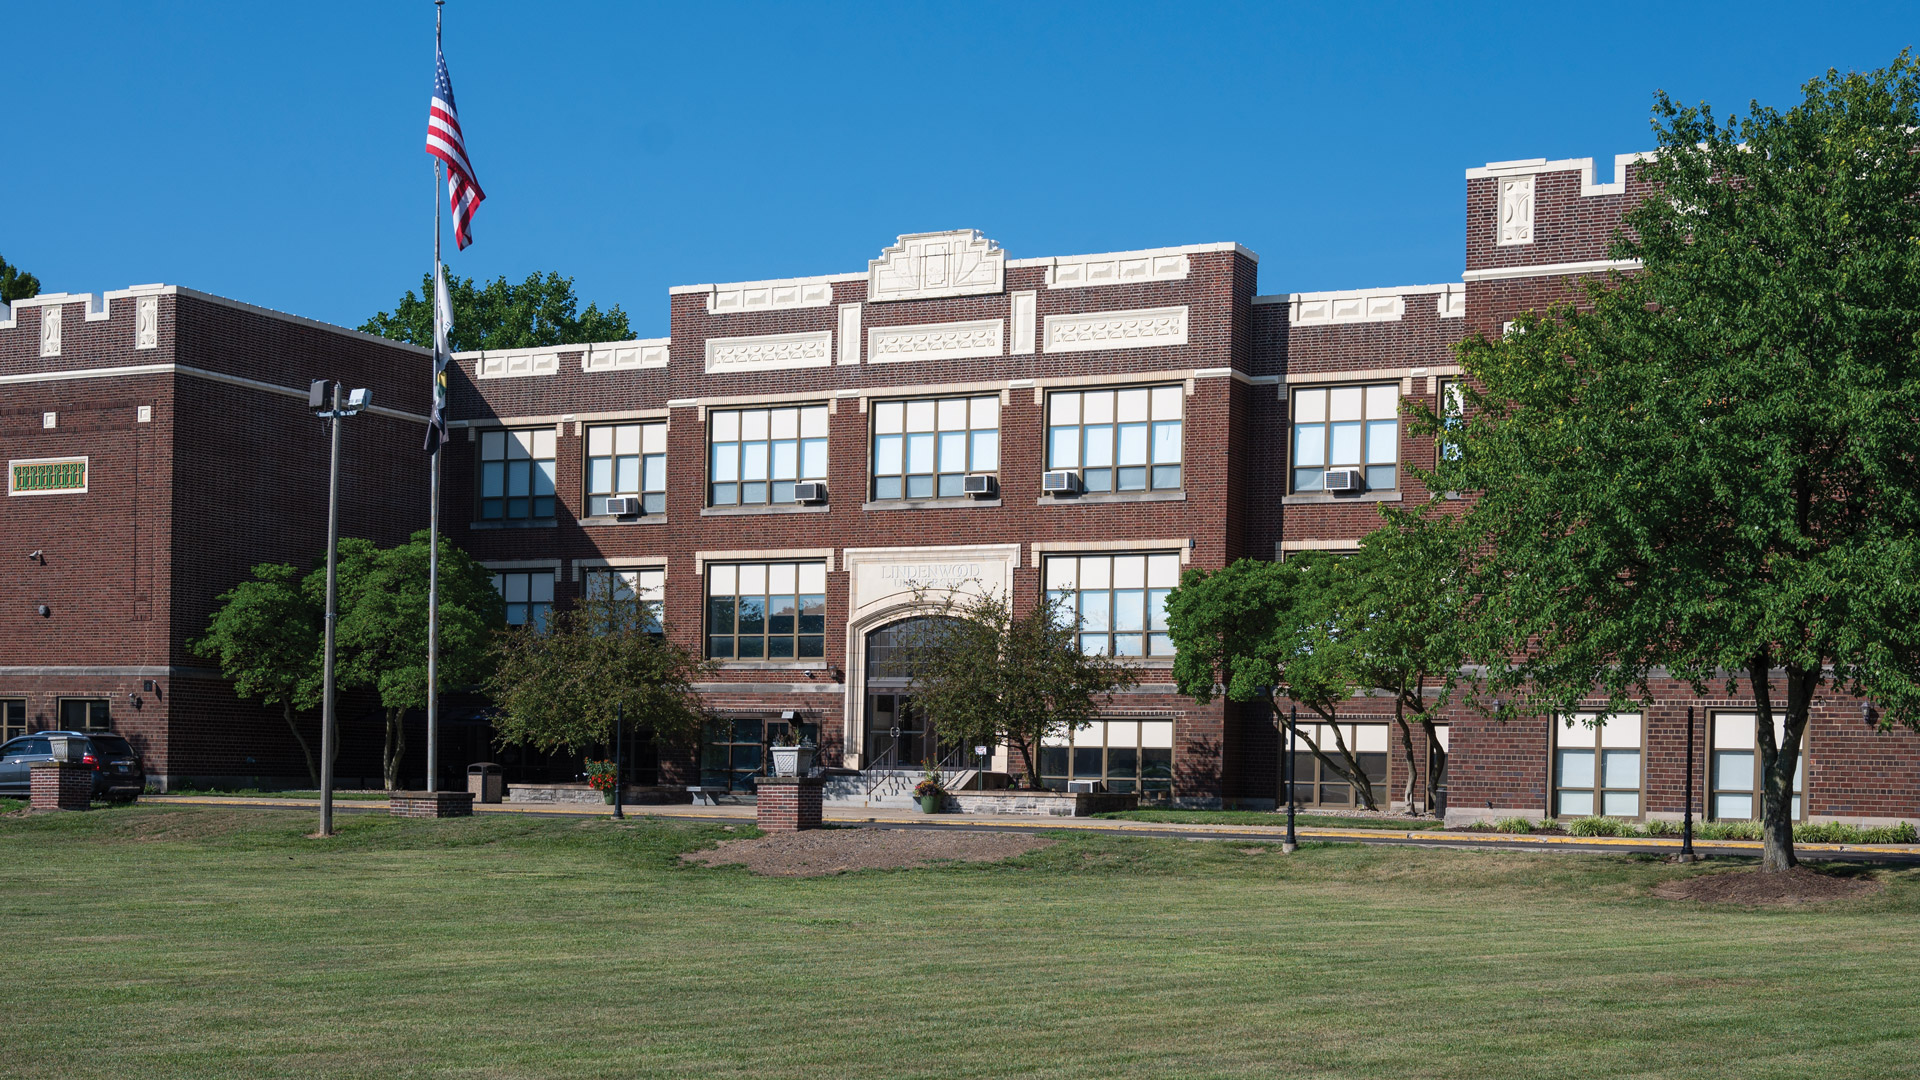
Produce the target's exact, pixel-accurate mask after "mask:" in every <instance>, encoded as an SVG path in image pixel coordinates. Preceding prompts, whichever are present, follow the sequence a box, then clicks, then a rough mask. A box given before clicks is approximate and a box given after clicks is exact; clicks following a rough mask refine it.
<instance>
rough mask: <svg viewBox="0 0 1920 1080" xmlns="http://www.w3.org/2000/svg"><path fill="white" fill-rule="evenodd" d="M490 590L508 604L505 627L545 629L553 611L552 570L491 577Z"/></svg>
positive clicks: (527, 571)
mask: <svg viewBox="0 0 1920 1080" xmlns="http://www.w3.org/2000/svg"><path fill="white" fill-rule="evenodd" d="M493 587H494V588H495V589H498V590H499V591H500V596H501V598H502V599H504V600H506V602H507V625H508V626H531V627H533V628H534V629H535V630H544V629H546V627H547V616H548V615H549V614H550V613H551V612H552V611H553V571H551V570H503V571H500V572H498V573H496V574H494V575H493Z"/></svg>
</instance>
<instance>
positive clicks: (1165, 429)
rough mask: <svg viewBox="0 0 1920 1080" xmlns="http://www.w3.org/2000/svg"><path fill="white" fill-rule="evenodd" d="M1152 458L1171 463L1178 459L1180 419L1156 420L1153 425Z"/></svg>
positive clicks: (1157, 461) (1160, 462)
mask: <svg viewBox="0 0 1920 1080" xmlns="http://www.w3.org/2000/svg"><path fill="white" fill-rule="evenodd" d="M1153 460H1154V461H1155V462H1156V463H1159V464H1163V465H1165V464H1171V463H1173V462H1176V461H1179V460H1180V421H1178V420H1173V421H1166V420H1161V421H1157V422H1156V423H1155V424H1154V425H1153Z"/></svg>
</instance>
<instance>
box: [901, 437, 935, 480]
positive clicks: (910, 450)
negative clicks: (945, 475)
mask: <svg viewBox="0 0 1920 1080" xmlns="http://www.w3.org/2000/svg"><path fill="white" fill-rule="evenodd" d="M907 471H908V472H910V473H930V472H932V471H933V436H932V435H909V436H907Z"/></svg>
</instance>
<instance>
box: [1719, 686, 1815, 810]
mask: <svg viewBox="0 0 1920 1080" xmlns="http://www.w3.org/2000/svg"><path fill="white" fill-rule="evenodd" d="M1757 723H1758V720H1757V718H1756V717H1755V716H1754V714H1753V713H1715V714H1714V715H1713V759H1712V764H1711V766H1710V767H1709V770H1708V771H1709V773H1710V774H1711V775H1710V778H1709V780H1708V787H1709V797H1710V798H1711V800H1712V801H1711V802H1709V803H1708V808H1709V809H1708V814H1709V816H1710V817H1712V818H1713V820H1715V821H1757V820H1759V818H1760V812H1761V808H1762V807H1764V806H1765V805H1766V797H1765V792H1766V787H1767V784H1766V778H1765V777H1764V776H1763V775H1762V773H1761V771H1760V745H1759V743H1758V741H1757V740H1756V738H1755V727H1756V725H1757ZM1784 723H1785V718H1784V717H1778V716H1776V717H1774V720H1773V740H1774V745H1775V746H1779V745H1780V729H1781V728H1782V727H1783V726H1784ZM1804 742H1805V736H1802V743H1803V745H1802V746H1801V748H1800V760H1799V761H1797V762H1795V763H1794V767H1793V806H1792V807H1791V810H1792V813H1793V820H1795V821H1799V820H1801V813H1802V809H1803V805H1804V800H1803V799H1801V797H1800V796H1801V786H1800V778H1801V777H1803V776H1805V775H1806V771H1807V753H1806V746H1805V745H1804Z"/></svg>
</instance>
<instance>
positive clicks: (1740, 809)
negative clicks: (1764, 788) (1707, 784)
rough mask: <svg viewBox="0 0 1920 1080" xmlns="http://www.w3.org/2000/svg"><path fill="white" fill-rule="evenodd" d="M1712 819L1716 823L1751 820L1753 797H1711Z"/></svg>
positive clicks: (1725, 795)
mask: <svg viewBox="0 0 1920 1080" xmlns="http://www.w3.org/2000/svg"><path fill="white" fill-rule="evenodd" d="M1796 816H1797V815H1796ZM1713 817H1714V820H1716V821H1751V820H1753V796H1751V795H1729V794H1720V795H1715V796H1714V797H1713Z"/></svg>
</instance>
